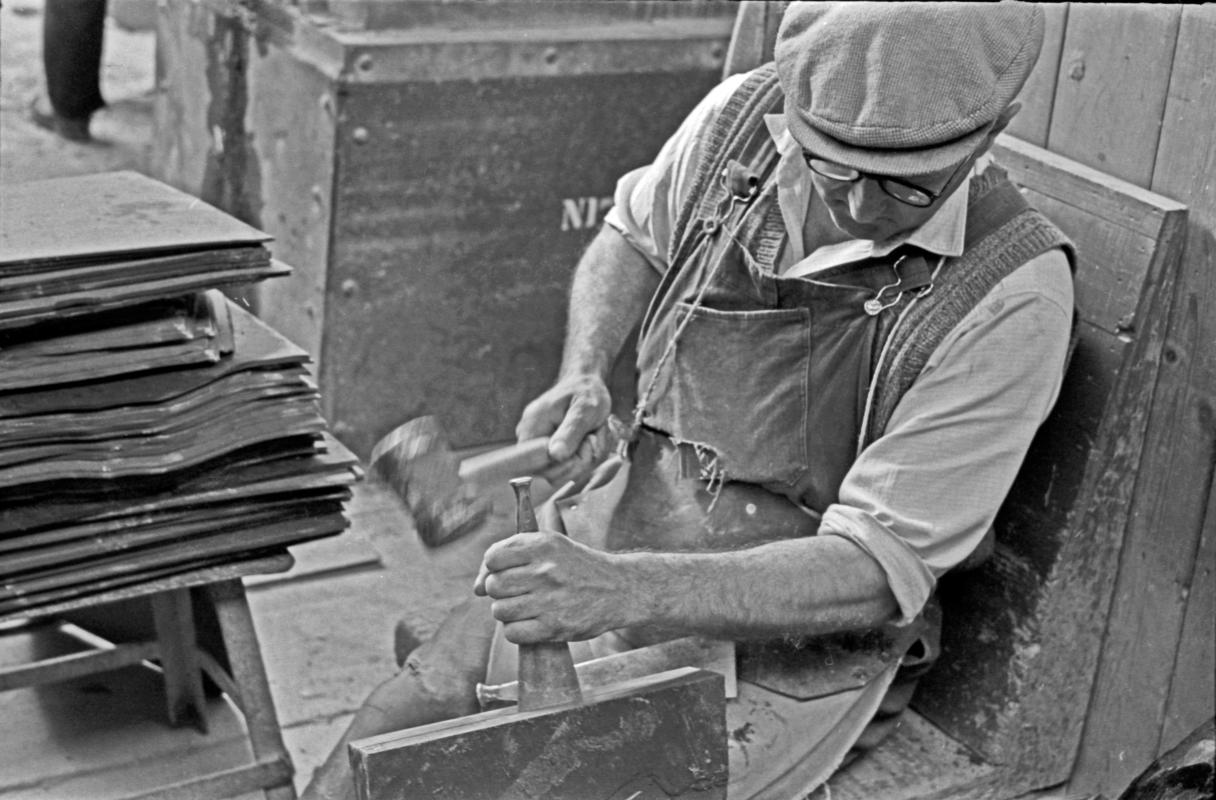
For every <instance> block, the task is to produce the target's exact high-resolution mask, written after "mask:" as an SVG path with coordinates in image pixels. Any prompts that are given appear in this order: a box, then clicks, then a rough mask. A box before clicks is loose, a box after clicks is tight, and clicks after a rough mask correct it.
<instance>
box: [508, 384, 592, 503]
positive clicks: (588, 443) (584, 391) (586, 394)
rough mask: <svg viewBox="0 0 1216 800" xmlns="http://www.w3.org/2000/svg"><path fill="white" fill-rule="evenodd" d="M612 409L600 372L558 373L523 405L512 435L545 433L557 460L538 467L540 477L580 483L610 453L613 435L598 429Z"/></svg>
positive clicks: (557, 482) (525, 436) (521, 437)
mask: <svg viewBox="0 0 1216 800" xmlns="http://www.w3.org/2000/svg"><path fill="white" fill-rule="evenodd" d="M611 410H612V398H611V396H610V395H609V393H608V386H607V385H606V384H605V383H604V380H603V379H602V378H601V377H599V376H598V375H575V376H572V377H568V378H563V379H561V380H559V381H558V382H557V383H556V384H555V385H554V386H553V387H552V388H550V389H549V390H548V391H546V392H545V393H544V394H542V395H540V396H539V397H537V398H536V399H535V400H533V401H532V402H531V403H529V404H528V405H527V407H526V408H524V411H523V414H521V415H520V418H519V424H517V425H516V426H515V435H516V437H517V438H518V439H519V440H520V441H523V440H525V439H532V438H535V437H537V436H548V437H549V456H550V458H552V459H553V461H554V462H556V463H555V464H554V466H552V467H549V468H548V469H547V470H545V472H544V473H543V477H544V478H545V480H547V481H548V482H549V483H550V484H552V485H553V486H555V487H560V486H562V485H563V484H565V483H567V482H570V481H573V482H574V483H575V484H576V485H581V484H582V483H584V482H585V481H586V480H587V478H588V477H590V475H591V473H592V471H593V470H594V469H595V467H596V466H597V465H598V464H599V463H600V462H601V461H603V460H604V458H606V457H607V456H608V455H610V454H611V450H612V437H611V436H608V435H606V432H605V435H601V434H600V433H599V431H600V429H601V428H602V427H603V426H604V424H605V423H606V422H607V420H608V415H609V413H610V412H611Z"/></svg>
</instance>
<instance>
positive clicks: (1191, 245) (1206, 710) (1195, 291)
mask: <svg viewBox="0 0 1216 800" xmlns="http://www.w3.org/2000/svg"><path fill="white" fill-rule="evenodd" d="M1213 41H1216V5H1211V4H1205V5H1195V6H1188V7H1187V8H1185V9H1184V10H1183V12H1182V23H1181V27H1180V29H1179V37H1178V51H1177V55H1176V56H1175V59H1174V74H1173V78H1172V80H1171V83H1170V92H1169V97H1168V99H1167V101H1166V109H1165V119H1164V120H1163V123H1162V130H1161V146H1160V149H1159V151H1158V155H1157V169H1156V172H1155V173H1154V175H1153V184H1152V187H1153V189H1154V190H1155V191H1158V192H1161V193H1163V194H1167V195H1170V196H1172V197H1175V198H1177V199H1179V200H1182V201H1183V202H1186V203H1188V204H1189V205H1190V207H1191V215H1190V226H1189V229H1188V237H1187V258H1186V265H1185V268H1184V273H1183V276H1182V286H1181V293H1180V295H1179V304H1180V305H1181V306H1184V309H1182V313H1181V314H1176V315H1175V316H1176V320H1175V328H1174V329H1173V330H1171V332H1170V333H1171V340H1172V341H1171V344H1172V345H1173V346H1174V347H1175V349H1176V351H1177V352H1178V353H1179V354H1181V355H1182V356H1183V358H1184V360H1185V361H1186V362H1188V363H1189V365H1190V366H1189V377H1188V380H1187V396H1186V397H1185V398H1184V399H1183V402H1182V405H1181V406H1180V407H1179V411H1180V414H1181V416H1180V422H1181V423H1182V424H1183V425H1184V426H1185V431H1186V432H1189V433H1192V434H1195V438H1194V439H1186V440H1184V441H1185V443H1186V445H1187V446H1186V447H1185V448H1184V449H1180V450H1178V451H1175V452H1174V453H1173V460H1172V461H1171V462H1170V463H1169V464H1168V465H1165V466H1163V469H1165V470H1167V471H1168V473H1169V475H1170V481H1171V494H1172V495H1173V496H1174V497H1177V498H1193V499H1194V500H1198V499H1199V498H1202V497H1203V496H1204V489H1203V486H1204V483H1203V482H1204V480H1205V479H1206V481H1207V487H1208V488H1207V496H1208V497H1209V500H1208V505H1207V509H1206V512H1205V514H1204V515H1203V516H1202V517H1199V518H1196V517H1194V516H1192V515H1191V513H1187V512H1183V510H1182V509H1178V508H1170V509H1167V511H1168V512H1171V513H1175V514H1180V516H1179V517H1165V518H1162V519H1160V520H1157V522H1156V524H1157V529H1158V530H1159V531H1161V532H1162V533H1165V532H1168V531H1171V530H1174V529H1175V528H1186V527H1190V526H1193V525H1194V524H1195V523H1196V522H1199V528H1200V530H1201V531H1202V532H1201V534H1200V536H1199V539H1198V546H1197V547H1196V549H1195V553H1196V557H1195V562H1194V571H1193V573H1192V575H1191V576H1190V577H1189V580H1188V581H1187V583H1186V586H1187V588H1188V589H1189V593H1188V596H1187V609H1186V616H1185V619H1184V622H1183V628H1182V635H1181V637H1180V643H1179V648H1178V653H1177V656H1176V660H1175V665H1174V679H1173V683H1172V685H1171V687H1170V698H1169V702H1168V704H1167V707H1166V719H1165V723H1164V726H1163V729H1162V732H1161V737H1160V740H1159V742H1158V746H1157V750H1158V752H1160V751H1161V750H1163V749H1165V748H1167V747H1170V746H1172V745H1173V743H1174V742H1176V741H1178V740H1179V739H1181V738H1182V737H1183V736H1185V735H1187V734H1188V733H1189V732H1190V731H1192V730H1193V729H1194V728H1195V727H1196V726H1197V725H1198V724H1199V723H1200V722H1202V721H1203V719H1204V718H1205V716H1210V715H1211V714H1212V710H1213V709H1214V708H1216V697H1214V695H1216V685H1214V682H1213V680H1212V675H1213V674H1214V673H1216V644H1214V637H1213V636H1212V631H1213V629H1214V628H1216V581H1214V580H1213V570H1214V569H1216V494H1214V493H1213V491H1214V490H1213V488H1212V487H1213V476H1212V469H1213V466H1214V464H1216V441H1214V440H1216V421H1214V420H1216V352H1213V348H1212V346H1211V345H1212V342H1216V181H1213V180H1212V175H1213V174H1216V139H1213V137H1212V136H1210V135H1200V136H1197V135H1196V131H1212V130H1216V82H1214V81H1213V75H1216V50H1214V49H1213V47H1212V42H1213ZM1178 544H1179V547H1180V548H1185V547H1186V542H1185V541H1180V542H1179V543H1178Z"/></svg>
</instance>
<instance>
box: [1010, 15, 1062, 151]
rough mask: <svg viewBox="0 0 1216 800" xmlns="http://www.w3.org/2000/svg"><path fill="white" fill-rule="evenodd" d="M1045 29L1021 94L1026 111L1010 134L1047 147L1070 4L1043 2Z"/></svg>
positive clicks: (1013, 126)
mask: <svg viewBox="0 0 1216 800" xmlns="http://www.w3.org/2000/svg"><path fill="white" fill-rule="evenodd" d="M1042 8H1043V12H1044V15H1045V17H1046V19H1045V30H1044V32H1043V49H1042V50H1040V51H1039V61H1038V63H1037V64H1035V66H1034V71H1032V72H1031V73H1030V77H1029V78H1027V79H1026V85H1025V86H1023V87H1022V91H1021V92H1020V93H1019V94H1018V102H1020V103H1021V104H1022V110H1021V111H1020V112H1018V115H1017V116H1016V117H1014V118H1013V122H1011V123H1010V124H1009V127H1008V128H1006V131H1007V132H1008V133H1009V134H1011V135H1013V136H1016V137H1017V138H1019V139H1021V140H1022V141H1026V142H1030V143H1031V144H1037V145H1038V146H1039V147H1046V146H1047V132H1048V131H1049V130H1050V129H1051V109H1052V106H1053V105H1054V104H1055V98H1056V78H1057V76H1058V75H1059V72H1060V54H1061V53H1062V52H1063V50H1064V30H1065V26H1066V25H1067V24H1068V5H1067V4H1066V3H1043V4H1042Z"/></svg>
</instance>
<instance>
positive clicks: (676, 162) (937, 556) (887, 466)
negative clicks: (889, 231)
mask: <svg viewBox="0 0 1216 800" xmlns="http://www.w3.org/2000/svg"><path fill="white" fill-rule="evenodd" d="M744 77H745V76H744V75H736V76H732V77H731V78H728V79H727V80H726V81H724V82H723V83H722V84H720V85H719V86H718V87H716V88H715V89H714V90H713V91H712V92H710V93H709V94H708V95H707V96H706V97H705V99H704V100H702V102H701V103H700V104H699V105H698V106H697V108H696V109H694V110H693V112H692V113H691V114H690V115H689V116H688V118H687V119H685V121H684V122H683V123H682V124H681V126H680V128H679V129H678V130H677V131H676V133H675V134H674V135H673V136H672V137H671V139H669V140H668V141H667V143H666V144H665V145H664V146H663V148H662V150H661V151H660V152H659V154H658V156H657V157H656V158H655V161H654V162H653V163H652V164H650V165H648V166H646V167H642V168H639V169H636V170H634V171H632V172H629V173H627V174H626V175H624V176H623V177H622V178H621V179H620V181H619V182H618V184H617V188H616V194H615V205H614V207H613V208H612V210H611V211H609V213H608V215H607V217H606V218H605V222H606V223H607V224H609V225H611V226H612V227H613V228H615V229H616V230H618V231H620V232H621V234H623V235H624V237H625V238H626V240H627V241H629V242H630V243H631V244H632V245H633V247H634V248H635V249H636V250H637V251H638V252H639V253H641V254H642V255H643V256H644V257H645V258H646V259H647V260H648V261H649V262H650V264H651V265H653V266H654V267H655V269H657V270H660V271H662V270H665V269H666V268H667V264H666V254H667V252H668V249H669V244H670V237H671V227H672V221H673V220H674V219H676V217H677V215H678V213H679V210H680V208H681V207H682V205H683V203H684V199H685V197H686V196H687V192H688V190H689V186H690V185H691V182H692V179H693V178H694V170H695V169H696V164H697V161H698V158H697V156H698V148H700V147H701V146H702V142H704V141H706V137H704V136H703V133H704V132H705V131H706V130H707V128H708V126H709V124H710V123H711V122H712V120H713V119H714V118H715V117H716V115H717V113H718V112H719V111H720V109H721V108H722V106H723V105H724V104H725V102H726V100H727V99H728V98H729V97H730V94H731V92H732V91H733V90H734V89H735V87H737V86H738V85H739V84H740V83H741V82H742V81H743V79H744ZM766 123H767V124H768V128H769V133H770V135H772V136H773V137H774V141H775V143H776V145H777V149H778V152H779V153H780V161H779V162H778V165H777V171H776V180H777V191H778V203H779V205H780V208H781V212H782V215H783V218H784V219H785V222H786V227H787V230H788V232H789V233H790V241H789V242H788V244H787V245H786V247H785V248H784V252H783V254H782V256H781V257H780V258H779V261H778V264H777V269H778V271H779V272H781V273H782V274H784V275H795V276H797V275H809V274H812V273H814V272H816V271H818V270H820V269H825V268H827V267H830V266H836V265H840V264H847V263H851V262H853V261H857V260H860V259H864V258H867V257H869V256H871V255H883V254H885V253H887V252H890V251H891V250H893V249H894V248H895V247H898V246H899V245H901V244H905V243H910V244H915V245H917V246H918V247H920V248H922V249H925V250H928V251H930V252H933V253H936V254H938V255H943V256H956V255H959V254H960V253H961V252H962V246H963V237H964V234H965V232H966V211H967V209H966V197H967V191H966V190H967V187H966V185H965V184H964V185H963V186H962V187H961V188H960V189H959V190H958V191H956V192H955V193H954V194H953V195H951V196H950V197H949V198H947V199H946V200H945V201H944V202H943V203H942V205H941V208H940V209H938V211H937V212H936V213H935V214H934V215H933V216H932V217H931V218H930V219H929V220H928V221H927V222H926V223H925V224H924V225H922V226H921V227H920V228H918V229H916V230H914V231H912V232H911V233H908V234H906V235H904V236H902V237H900V238H898V239H897V240H893V241H888V242H867V241H861V240H852V241H846V242H840V243H835V244H831V245H828V246H824V247H819V246H817V245H816V243H815V242H814V241H803V220H805V219H806V217H807V214H808V213H809V209H810V208H811V203H815V202H819V201H818V197H817V196H816V195H815V193H814V187H813V185H812V182H811V177H810V170H809V169H808V168H807V167H806V165H805V164H804V163H803V161H802V157H801V152H800V148H799V147H798V145H797V142H795V141H794V140H793V138H792V137H791V136H790V135H789V133H788V132H787V131H786V130H785V125H784V120H783V119H782V118H781V117H780V116H779V115H772V117H771V118H770V119H766ZM984 166H985V162H984V161H981V162H980V163H979V164H978V165H977V167H976V170H982V169H983V168H984ZM973 174H974V173H973ZM968 180H970V176H969V177H968ZM1072 309H1073V294H1072V279H1071V275H1070V273H1069V269H1068V262H1067V259H1066V258H1065V256H1064V254H1063V253H1062V252H1061V251H1059V250H1051V251H1048V252H1047V253H1044V254H1043V255H1040V256H1038V257H1037V258H1034V259H1032V260H1031V261H1030V262H1028V263H1027V264H1025V265H1024V266H1023V267H1022V268H1020V269H1018V270H1016V271H1014V272H1013V273H1012V274H1011V275H1009V276H1008V277H1007V278H1005V279H1004V280H1002V281H1001V282H1000V283H998V284H997V285H996V286H995V287H994V288H993V289H992V290H991V291H990V292H989V293H988V295H987V296H986V297H985V298H984V299H983V301H982V302H981V303H980V304H979V305H977V306H976V308H974V309H973V310H972V311H971V312H970V313H969V314H968V315H967V316H966V317H964V318H963V320H962V321H961V322H960V323H959V324H958V325H957V326H956V327H955V329H954V330H953V331H951V332H950V333H949V334H948V335H947V336H946V338H945V339H944V340H943V341H942V343H941V344H940V345H939V346H938V348H937V350H936V351H935V352H934V353H933V355H932V356H931V357H930V359H929V361H928V363H927V364H926V366H925V368H924V371H923V372H922V373H921V375H920V377H919V378H918V379H917V380H916V382H915V383H914V384H913V386H912V387H911V388H910V389H909V390H908V392H907V393H906V394H905V395H904V397H903V398H902V400H901V401H900V403H899V405H898V406H897V407H896V409H895V411H894V413H893V415H892V416H891V419H890V421H889V422H888V424H887V427H886V431H885V433H884V434H883V435H882V437H880V438H879V439H878V440H877V441H875V442H873V443H872V444H871V445H870V446H869V447H867V448H866V449H865V450H864V451H863V452H862V453H861V454H860V455H859V456H858V458H857V460H856V462H854V464H853V465H852V467H851V468H850V470H849V472H848V474H847V475H846V476H845V478H844V481H843V483H842V484H841V487H840V492H839V499H838V502H836V503H834V504H832V505H831V506H829V507H828V508H827V509H826V511H825V512H824V515H823V520H822V522H821V523H820V527H819V533H820V535H836V536H841V537H844V538H846V539H849V540H850V541H852V542H854V543H855V544H857V546H858V547H860V548H861V549H862V550H864V551H865V552H866V553H868V554H869V555H870V556H871V557H873V558H874V559H875V560H876V561H877V562H878V564H879V565H880V566H881V567H882V569H883V570H884V572H885V573H886V575H887V580H888V583H889V584H890V586H891V590H892V592H893V593H894V595H895V598H896V600H897V601H898V602H899V605H900V609H901V611H902V613H903V616H904V618H905V619H911V618H912V617H913V616H915V615H916V614H917V613H918V612H919V611H920V609H921V607H922V606H923V605H924V603H925V601H926V600H927V599H928V597H929V595H930V593H931V592H932V591H933V587H934V585H935V583H936V580H937V578H938V577H939V576H940V575H942V574H943V573H944V572H946V571H947V570H949V569H950V568H951V567H953V566H955V565H957V564H958V563H959V562H961V561H962V560H963V559H964V558H966V556H967V555H968V554H969V553H971V552H972V551H973V550H974V549H975V547H976V546H977V545H978V544H979V542H980V540H981V539H982V538H983V536H984V533H985V532H986V531H987V530H988V528H989V527H990V526H991V524H992V520H993V519H994V517H995V515H996V512H997V509H998V507H999V506H1000V504H1001V502H1002V501H1003V499H1004V497H1005V495H1006V494H1007V493H1008V491H1009V487H1010V486H1011V485H1012V482H1013V479H1014V477H1015V476H1016V474H1017V470H1018V467H1019V466H1020V465H1021V463H1022V459H1023V457H1024V456H1025V453H1026V449H1027V448H1028V447H1029V444H1030V440H1031V438H1032V437H1033V435H1034V432H1035V431H1036V430H1037V428H1038V426H1039V425H1040V424H1041V423H1042V421H1043V420H1044V419H1045V418H1046V416H1047V413H1048V412H1049V411H1050V409H1051V406H1052V405H1053V404H1054V403H1055V399H1056V396H1057V395H1058V393H1059V389H1060V383H1061V381H1062V377H1063V375H1062V373H1063V365H1064V360H1065V356H1066V353H1067V345H1068V338H1069V330H1070V326H1071V321H1072Z"/></svg>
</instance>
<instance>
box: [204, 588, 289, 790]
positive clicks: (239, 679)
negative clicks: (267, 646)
mask: <svg viewBox="0 0 1216 800" xmlns="http://www.w3.org/2000/svg"><path fill="white" fill-rule="evenodd" d="M207 592H208V593H209V595H210V596H211V600H212V602H213V603H214V605H215V613H216V616H217V617H218V618H219V623H220V630H221V631H222V632H223V636H224V645H225V647H226V648H227V650H228V658H229V661H230V662H231V665H232V677H233V680H234V681H235V682H236V685H237V686H238V687H239V690H240V699H239V703H240V706H241V712H242V713H243V714H244V715H245V726H246V728H247V729H248V730H249V741H250V744H251V746H252V747H253V754H254V757H255V758H256V759H257V760H258V761H259V762H267V761H278V762H281V763H283V764H285V765H286V766H287V770H286V774H287V779H286V785H280V786H273V787H267V788H266V789H265V792H266V797H267V798H268V800H295V797H296V792H295V788H294V786H293V785H292V783H291V774H292V768H291V756H290V755H288V753H287V748H286V746H285V745H284V744H283V734H282V731H281V730H280V728H279V720H278V715H277V714H276V713H275V710H274V699H273V698H272V696H271V694H270V684H269V683H268V682H267V680H266V667H265V664H264V663H263V662H262V651H261V649H260V647H259V646H258V639H257V632H256V631H255V630H254V627H253V614H252V613H251V612H250V611H249V602H248V600H247V599H246V598H245V587H244V585H243V584H242V583H241V582H240V580H239V579H238V580H230V581H224V582H222V583H216V584H211V585H209V586H208V587H207Z"/></svg>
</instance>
